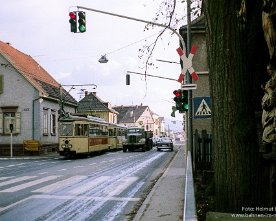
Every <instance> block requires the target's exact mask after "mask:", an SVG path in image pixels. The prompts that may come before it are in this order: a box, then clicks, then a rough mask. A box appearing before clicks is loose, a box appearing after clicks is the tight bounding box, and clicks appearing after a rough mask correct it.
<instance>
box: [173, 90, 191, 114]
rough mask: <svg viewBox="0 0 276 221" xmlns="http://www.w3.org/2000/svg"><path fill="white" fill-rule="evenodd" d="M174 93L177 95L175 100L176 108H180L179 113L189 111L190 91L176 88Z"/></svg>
mask: <svg viewBox="0 0 276 221" xmlns="http://www.w3.org/2000/svg"><path fill="white" fill-rule="evenodd" d="M173 94H174V95H175V97H174V99H173V100H174V101H175V107H176V110H178V111H179V113H184V112H186V111H188V109H189V105H188V91H187V90H181V89H178V90H174V92H173Z"/></svg>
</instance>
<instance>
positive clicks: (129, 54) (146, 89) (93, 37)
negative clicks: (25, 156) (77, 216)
mask: <svg viewBox="0 0 276 221" xmlns="http://www.w3.org/2000/svg"><path fill="white" fill-rule="evenodd" d="M161 2H162V0H139V1H133V0H105V1H104V0H75V1H69V0H47V1H42V0H12V1H5V4H2V5H1V7H0V14H1V20H0V40H1V41H4V42H9V43H11V45H12V46H13V47H15V48H17V49H18V50H20V51H22V52H24V53H26V54H28V55H30V56H32V57H33V58H34V59H35V60H36V61H37V62H38V63H39V64H40V65H41V66H42V67H43V68H44V69H46V71H47V72H48V73H50V74H51V75H52V76H53V77H54V78H55V79H56V80H57V81H58V82H60V83H61V84H90V83H93V84H96V85H97V89H96V90H93V89H92V87H82V88H76V89H73V90H71V91H70V93H71V94H72V95H73V96H74V97H75V98H76V100H77V101H79V100H80V99H81V98H82V97H81V96H82V95H81V94H80V92H81V89H86V90H88V91H96V92H97V95H98V96H99V97H100V98H101V99H102V100H104V101H106V102H110V103H111V104H112V105H113V106H115V105H140V104H143V105H148V106H149V107H150V109H151V110H152V111H154V112H155V113H157V114H158V115H160V116H163V117H166V118H170V114H171V110H172V106H173V105H174V102H173V90H175V89H178V88H180V84H179V83H178V82H176V81H169V80H162V79H158V78H152V77H147V79H146V81H145V77H144V76H140V75H133V74H131V76H130V81H131V84H130V85H129V86H127V85H126V83H125V79H126V73H127V71H134V72H142V73H143V72H144V69H143V66H144V63H143V61H144V60H143V59H139V57H138V56H139V55H141V54H140V53H139V49H141V48H142V47H143V46H144V45H148V44H150V43H151V42H153V41H154V40H155V38H156V36H157V33H158V32H159V31H160V30H161V29H160V28H159V27H155V28H154V29H153V30H149V31H144V27H145V24H144V23H139V22H136V21H131V20H126V19H122V18H117V17H112V16H109V15H103V14H99V13H95V12H92V11H86V27H87V31H86V32H85V33H77V34H75V33H71V32H70V24H69V15H68V14H69V11H72V10H76V7H74V6H84V7H88V8H94V9H99V10H103V11H108V12H113V13H117V14H122V15H126V16H130V17H136V18H140V19H144V20H150V21H152V19H153V18H154V17H155V13H156V12H157V11H158V8H159V5H160V3H161ZM179 2H181V1H180V0H179ZM184 6H185V5H184V4H183V3H182V4H181V3H179V4H178V11H180V12H181V11H183V15H184V14H185V10H184ZM183 15H182V16H183ZM181 25H184V24H183V23H182V24H180V26H181ZM178 28H179V27H178ZM178 47H179V39H178V37H177V36H176V35H171V32H170V31H166V32H165V35H164V36H163V38H162V40H160V41H159V42H158V44H157V47H156V50H155V51H154V54H153V57H152V62H154V64H155V66H154V68H152V69H150V70H149V71H148V74H152V75H158V76H162V77H168V78H173V79H176V80H177V79H178V76H179V74H180V72H181V68H180V65H177V64H170V63H164V62H158V61H156V59H162V60H169V61H177V62H178V61H179V55H178V54H177V52H176V49H177V48H178ZM104 54H107V57H108V59H109V62H108V63H106V64H101V63H99V62H98V59H99V58H100V56H101V55H104ZM66 89H67V90H69V89H70V88H66ZM175 119H176V120H181V119H182V115H180V114H178V113H177V114H176V118H175Z"/></svg>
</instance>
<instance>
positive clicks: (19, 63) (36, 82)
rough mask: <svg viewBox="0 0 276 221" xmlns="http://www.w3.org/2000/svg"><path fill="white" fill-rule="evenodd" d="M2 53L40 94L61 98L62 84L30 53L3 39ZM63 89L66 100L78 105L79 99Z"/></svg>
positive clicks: (0, 44)
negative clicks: (14, 46)
mask: <svg viewBox="0 0 276 221" xmlns="http://www.w3.org/2000/svg"><path fill="white" fill-rule="evenodd" d="M0 55H2V56H3V57H4V58H5V59H6V60H8V62H9V63H10V64H11V65H12V66H13V67H14V68H15V69H16V70H17V71H18V72H19V73H20V74H21V75H22V76H23V77H24V78H25V79H26V80H27V81H29V82H30V83H31V84H32V85H33V87H35V88H36V89H37V90H38V91H39V93H40V96H44V97H51V98H55V99H59V95H60V90H59V89H60V84H59V83H58V82H57V81H56V80H55V79H54V78H53V77H52V76H51V75H50V74H49V73H48V72H47V71H46V70H45V69H44V68H43V67H41V66H40V65H39V64H38V63H37V62H36V61H35V60H34V59H33V58H32V57H31V56H30V55H26V54H24V53H23V52H21V51H19V50H17V49H15V48H13V47H12V46H11V45H10V44H8V43H4V42H2V41H0ZM2 65H5V64H2ZM7 65H8V64H7ZM62 90H63V94H64V95H63V97H64V99H65V101H67V102H71V103H73V104H75V105H76V104H77V101H76V100H75V99H74V98H73V97H72V96H71V95H70V94H69V93H68V92H67V91H66V90H64V89H63V88H62Z"/></svg>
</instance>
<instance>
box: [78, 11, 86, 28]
mask: <svg viewBox="0 0 276 221" xmlns="http://www.w3.org/2000/svg"><path fill="white" fill-rule="evenodd" d="M78 16H79V20H78V22H79V31H80V32H85V31H86V21H85V12H83V11H80V12H79V13H78Z"/></svg>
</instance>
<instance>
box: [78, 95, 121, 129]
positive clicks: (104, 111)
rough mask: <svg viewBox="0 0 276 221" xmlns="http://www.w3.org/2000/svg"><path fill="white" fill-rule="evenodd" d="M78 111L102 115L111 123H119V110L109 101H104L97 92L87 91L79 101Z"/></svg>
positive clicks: (97, 115)
mask: <svg viewBox="0 0 276 221" xmlns="http://www.w3.org/2000/svg"><path fill="white" fill-rule="evenodd" d="M77 112H78V113H84V114H88V115H93V116H96V117H100V118H102V119H104V120H106V121H107V122H109V123H115V124H117V123H118V121H117V115H118V112H117V111H116V110H114V109H112V108H111V104H110V103H109V102H104V101H102V100H101V99H100V98H99V97H98V96H97V94H96V92H91V93H88V92H87V91H85V97H84V98H83V99H81V100H80V101H79V104H78V109H77Z"/></svg>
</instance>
